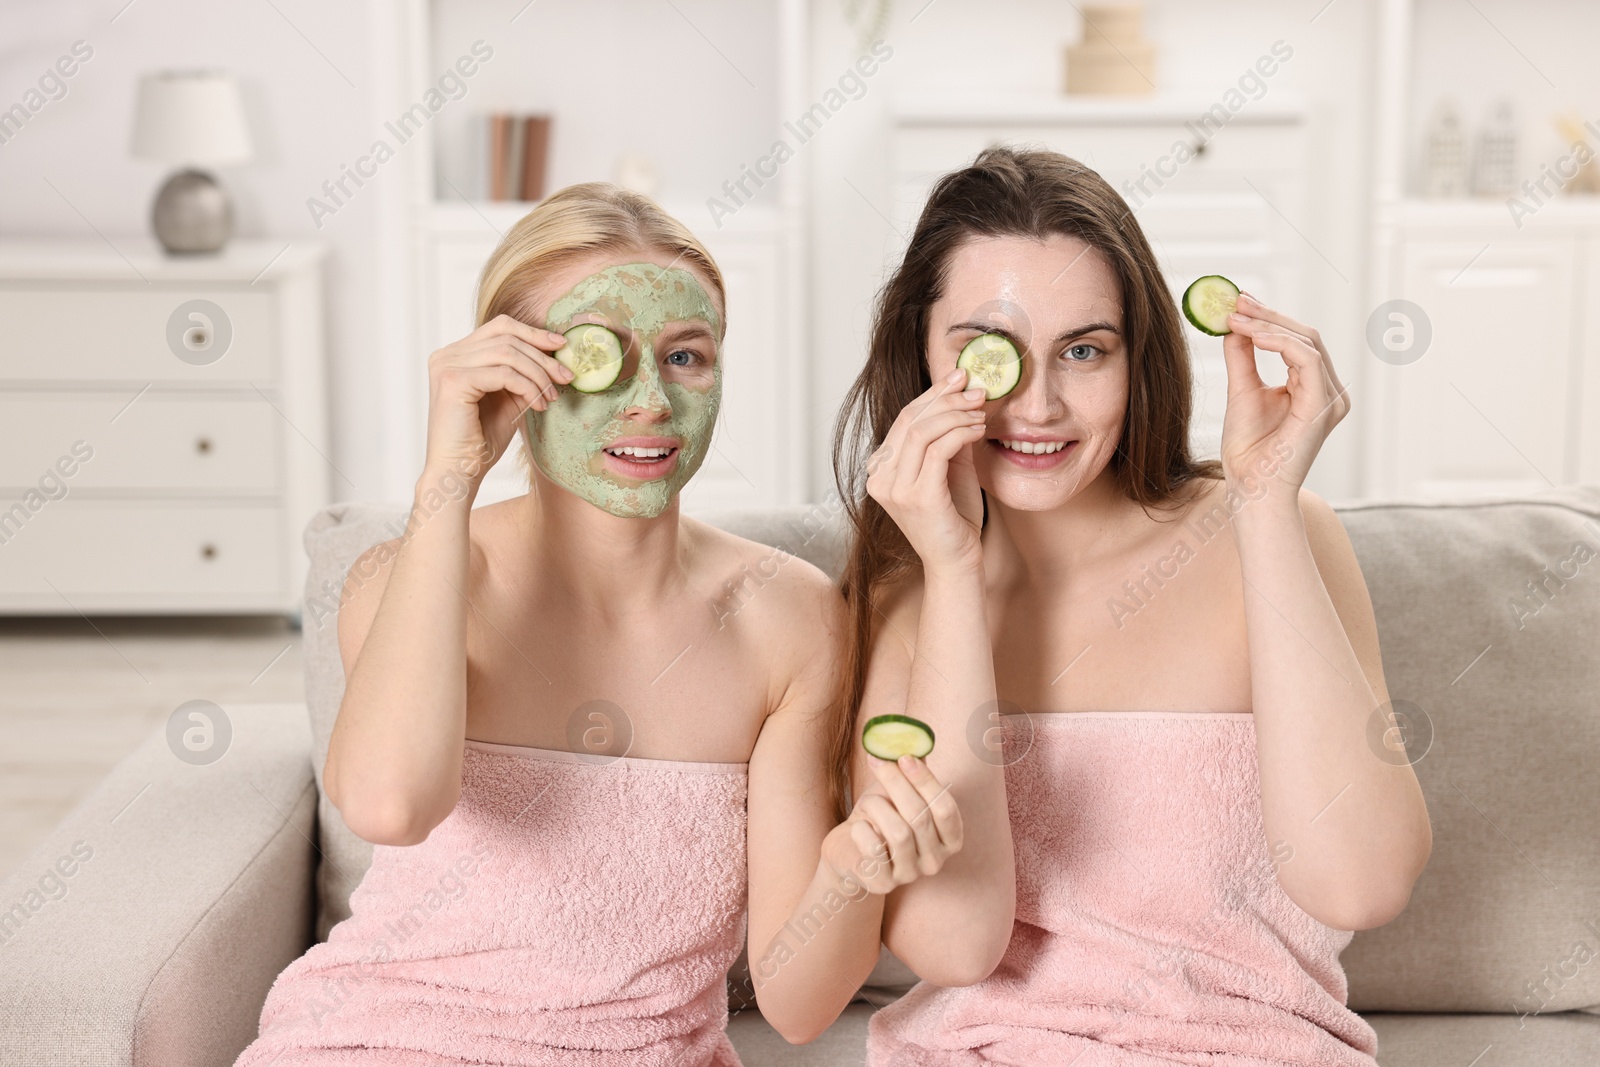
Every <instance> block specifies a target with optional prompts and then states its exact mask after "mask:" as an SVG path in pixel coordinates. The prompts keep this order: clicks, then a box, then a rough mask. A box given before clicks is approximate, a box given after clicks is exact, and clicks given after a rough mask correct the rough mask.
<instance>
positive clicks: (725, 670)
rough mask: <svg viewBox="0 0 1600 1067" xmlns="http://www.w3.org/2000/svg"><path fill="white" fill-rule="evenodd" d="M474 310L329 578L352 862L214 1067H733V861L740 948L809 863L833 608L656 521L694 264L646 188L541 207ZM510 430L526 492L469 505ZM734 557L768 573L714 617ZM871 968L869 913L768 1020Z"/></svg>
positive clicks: (491, 265)
mask: <svg viewBox="0 0 1600 1067" xmlns="http://www.w3.org/2000/svg"><path fill="white" fill-rule="evenodd" d="M477 320H478V323H479V325H478V327H477V328H476V329H475V330H473V332H472V333H471V334H469V335H468V336H467V337H465V338H463V339H461V340H460V341H457V342H455V343H454V344H451V345H448V346H446V347H444V348H442V349H440V350H439V351H437V352H435V353H433V355H432V356H431V357H430V359H429V363H428V375H429V388H430V392H429V412H428V439H427V458H426V462H425V465H424V469H423V471H422V474H421V477H420V478H419V479H418V481H417V486H416V494H415V500H414V507H413V510H412V513H411V518H410V522H409V523H408V526H407V529H406V531H405V532H404V534H403V535H402V536H401V537H400V538H397V539H395V540H393V541H389V542H386V543H384V544H381V545H378V546H376V547H375V548H373V549H372V550H371V551H369V552H368V553H367V554H366V555H364V556H363V557H362V558H361V559H360V560H358V561H357V563H356V564H355V566H354V567H352V572H351V577H350V578H349V579H347V582H346V591H345V599H344V601H343V604H342V607H341V610H340V618H339V644H340V651H341V654H342V657H343V660H344V666H345V672H346V678H347V682H346V686H345V693H344V699H343V702H342V704H341V706H340V709H339V715H338V719H337V721H336V723H335V726H334V730H333V734H332V738H331V742H330V745H329V750H328V758H327V763H326V767H325V771H324V785H325V788H326V790H327V793H328V796H329V798H330V799H331V800H332V801H333V803H334V804H335V805H336V806H337V807H338V808H339V811H340V813H341V815H342V816H343V817H344V819H345V821H346V823H347V824H348V825H349V826H350V827H351V829H352V830H354V831H355V832H356V833H357V834H359V835H361V836H362V837H364V838H366V839H367V840H369V841H372V842H373V843H374V844H375V845H376V847H375V849H374V852H373V861H372V866H371V868H370V870H369V871H368V872H367V874H366V876H365V878H364V879H363V881H362V883H361V885H360V886H358V887H357V889H356V890H355V892H354V893H353V894H352V896H351V901H350V906H351V913H352V914H351V916H350V918H348V919H347V920H345V921H344V922H341V923H340V924H338V926H336V927H335V928H334V929H333V930H332V931H331V932H330V934H329V937H328V940H327V941H326V942H324V943H322V944H318V945H316V946H314V947H313V948H312V949H311V950H310V951H309V952H307V953H306V954H305V955H304V956H303V957H301V958H300V959H299V960H297V961H295V962H294V963H293V964H291V965H290V966H289V967H288V968H287V969H285V970H284V972H283V973H282V974H281V975H280V976H279V978H278V979H277V982H276V983H275V984H274V986H273V988H272V990H271V992H270V994H269V996H268V998H267V1001H266V1004H265V1005H264V1007H263V1010H262V1015H261V1031H260V1036H259V1038H258V1039H257V1040H256V1042H255V1043H254V1044H252V1045H251V1046H250V1048H249V1049H247V1050H246V1051H245V1053H244V1054H243V1055H242V1056H241V1057H240V1059H239V1061H238V1062H239V1064H242V1065H265V1064H267V1063H273V1062H276V1063H279V1064H289V1063H294V1064H311V1063H328V1064H332V1063H339V1064H349V1063H355V1062H363V1063H365V1062H372V1063H383V1064H418V1065H421V1064H427V1065H429V1067H433V1065H436V1064H440V1063H485V1062H493V1063H501V1064H608V1065H609V1064H686V1065H703V1064H717V1065H731V1064H737V1063H738V1057H737V1055H736V1054H735V1052H734V1050H733V1048H732V1046H731V1044H730V1043H729V1041H728V1038H727V1035H726V1033H725V1026H726V1021H727V987H726V984H725V981H726V977H725V976H726V973H727V971H728V969H729V966H730V965H731V964H732V963H733V962H734V960H735V958H736V957H737V955H738V953H739V950H740V947H741V941H742V935H743V933H744V931H745V929H746V913H745V905H746V899H747V883H746V878H747V873H757V872H759V874H760V880H759V885H758V887H757V886H753V887H749V889H748V894H749V898H750V900H751V901H752V902H753V903H758V904H759V912H760V914H761V916H762V921H761V924H760V927H761V929H763V930H764V931H767V936H766V937H765V938H764V939H763V940H762V942H761V944H760V945H759V946H757V947H756V948H755V950H754V951H752V952H751V956H752V957H760V956H763V955H764V952H763V950H764V949H765V948H766V946H767V944H768V942H769V941H770V940H771V928H775V927H776V926H778V925H779V924H781V923H782V922H784V921H785V920H787V919H788V918H789V917H790V915H791V914H797V913H799V912H802V911H805V910H806V909H808V908H809V907H810V906H811V904H810V902H809V901H808V900H807V899H806V895H807V893H808V892H814V885H816V884H821V883H822V882H824V881H825V880H826V876H829V875H833V874H835V873H836V872H835V871H834V870H833V869H832V868H829V867H825V865H824V860H823V859H822V857H821V850H822V843H823V840H824V838H825V836H826V835H827V834H828V833H829V832H830V831H832V830H833V829H834V827H835V825H836V824H837V823H838V821H839V820H838V819H837V818H836V814H835V799H836V798H835V796H834V793H833V791H832V789H831V786H830V781H829V778H828V774H827V770H826V758H825V752H824V750H825V748H826V745H825V743H824V740H823V739H824V737H825V735H824V733H823V731H822V729H821V728H820V723H821V721H822V720H823V718H824V717H823V716H822V714H821V713H822V712H823V710H824V708H825V707H826V705H827V703H828V701H829V699H830V696H831V693H832V691H833V687H834V684H835V678H834V663H835V661H836V658H837V657H836V654H835V645H834V642H835V633H836V629H837V627H836V622H837V613H838V598H837V594H836V593H835V592H834V591H833V590H832V588H831V586H830V583H829V582H828V581H827V579H826V578H825V577H824V576H823V575H822V574H821V573H820V572H819V571H817V570H816V568H814V567H812V566H810V565H809V564H807V563H805V562H803V561H801V560H798V559H792V558H783V559H782V560H781V562H782V566H779V567H777V568H776V571H775V573H774V570H773V567H772V566H771V563H772V561H773V559H774V558H775V553H774V550H772V549H770V548H768V547H766V546H762V545H757V544H755V543H752V542H750V541H746V540H743V539H741V538H738V537H735V536H732V535H730V534H727V533H724V532H722V531H720V530H718V529H716V528H713V527H711V526H709V525H706V524H704V523H701V522H698V521H695V520H693V519H691V518H688V517H686V516H683V515H681V514H680V513H679V498H678V494H679V490H680V489H681V488H682V486H683V485H684V483H685V482H687V481H688V479H689V478H690V477H691V476H692V475H693V474H694V472H695V471H696V470H697V469H698V468H699V467H700V465H701V463H702V462H703V461H704V460H705V458H706V454H707V452H708V450H709V449H710V448H711V434H712V429H713V427H714V425H715V423H716V415H717V410H718V407H719V405H720V403H721V383H722V376H723V367H722V363H723V351H722V342H723V337H724V333H725V324H726V311H725V302H724V292H723V282H722V275H721V273H720V272H719V271H718V269H717V266H716V264H715V262H714V261H713V260H712V258H711V256H710V255H709V254H708V253H707V252H706V250H705V249H704V247H702V245H701V244H700V242H699V241H697V240H696V239H695V238H694V236H693V235H692V234H691V233H690V232H689V231H688V230H687V229H685V228H684V227H683V226H682V225H681V224H680V223H678V222H677V221H675V220H674V219H672V218H670V217H669V216H667V215H666V214H664V213H663V212H662V211H661V210H660V208H659V207H657V206H656V205H655V204H654V203H653V202H652V201H650V200H649V199H647V198H645V197H642V196H639V195H636V194H633V193H630V192H626V191H623V190H620V189H617V188H615V187H612V186H609V185H604V184H586V185H577V186H572V187H569V188H567V189H564V190H562V191H560V192H558V193H556V194H555V195H553V196H551V197H550V198H549V199H547V200H546V201H545V202H544V203H542V204H541V205H540V206H539V207H537V208H535V209H534V210H533V211H532V212H530V213H529V214H528V215H527V216H526V217H525V218H523V219H522V220H521V221H520V222H519V223H518V224H517V225H516V226H515V227H514V228H513V229H512V230H511V232H510V233H508V234H507V235H506V238H505V240H504V241H503V242H502V243H501V245H500V246H499V247H498V248H497V249H496V250H495V252H494V254H493V255H492V256H491V257H490V259H489V261H488V263H487V264H486V265H485V267H484V270H483V275H482V279H481V283H480V287H479V303H478V313H477ZM585 324H588V325H590V326H597V327H603V329H604V330H605V331H609V332H610V335H611V336H614V337H615V338H616V340H617V342H618V348H619V350H620V353H621V356H622V359H621V366H620V367H618V368H616V377H615V380H614V381H613V382H611V383H610V384H606V383H605V382H604V375H603V374H602V376H601V378H600V379H586V380H585V381H584V382H582V383H579V384H582V385H583V386H584V388H585V390H587V391H584V390H580V389H578V388H575V387H574V384H573V383H574V380H575V379H574V375H573V373H572V372H571V371H569V370H568V368H567V367H566V366H565V365H563V363H562V362H561V361H559V360H557V359H556V358H555V357H554V355H553V353H555V352H557V351H558V350H560V349H561V348H562V347H563V346H564V345H566V344H567V338H566V337H565V336H564V334H566V333H567V332H569V331H572V332H574V336H575V337H576V336H577V331H575V328H576V327H578V326H582V325H585ZM585 332H591V331H585ZM599 336H600V337H601V338H604V337H605V336H606V335H605V334H604V333H601V334H599ZM518 432H520V433H521V435H522V443H523V447H524V449H525V452H526V454H527V456H529V457H531V459H532V466H531V469H530V470H529V480H530V485H529V492H528V493H527V494H526V495H523V496H518V497H515V498H512V499H510V500H506V501H502V502H499V503H495V504H491V505H487V506H485V507H482V508H477V509H474V508H473V506H472V505H473V500H474V497H475V495H476V492H477V487H478V485H479V483H480V481H481V479H482V477H483V474H484V473H485V472H486V471H487V470H488V468H489V467H490V466H491V465H492V464H493V463H494V461H495V460H496V459H498V458H499V456H500V455H501V454H502V453H503V452H504V450H505V449H506V447H507V446H508V444H509V443H510V440H511V438H512V435H513V434H515V433H518ZM758 569H759V570H760V573H762V574H763V575H764V576H765V575H766V574H768V573H773V574H774V576H773V577H772V578H771V579H770V580H764V581H763V584H762V586H761V588H760V589H759V591H758V592H756V593H755V594H754V595H749V596H743V598H742V599H741V600H740V601H739V603H738V605H737V608H738V610H737V611H732V610H728V603H727V598H728V597H729V596H730V595H736V594H740V593H743V592H746V591H744V590H743V589H742V586H741V585H740V583H741V581H742V579H743V578H744V576H746V575H748V574H749V573H750V572H751V571H752V570H758ZM357 576H360V577H359V578H358V577H357ZM747 804H748V808H749V812H748V820H747V811H746V807H747ZM892 815H893V812H892V811H891V812H889V813H882V812H880V813H879V814H878V817H877V823H876V824H874V825H879V826H882V827H883V828H884V829H883V833H884V834H885V835H891V836H892V835H893V833H894V827H893V826H892V825H890V823H889V819H890V818H891V816H892ZM858 821H861V820H858ZM747 832H748V833H749V835H750V838H751V839H752V840H753V841H754V844H753V846H752V847H751V850H750V856H749V861H750V862H749V864H748V871H747V862H746V860H747V855H746V847H747V842H746V835H747ZM844 832H845V833H846V834H848V833H850V832H851V830H850V828H846V830H845V831H844ZM861 833H862V834H863V841H864V842H865V845H864V847H870V846H871V845H872V843H873V840H868V839H867V838H866V831H865V830H863V831H861ZM837 840H838V835H836V837H835V841H837ZM780 846H781V849H780ZM834 852H836V853H840V852H841V850H840V849H839V848H837V847H835V849H834ZM841 854H844V855H845V861H846V862H849V861H850V859H852V858H853V856H852V854H850V853H849V851H848V849H845V850H843V852H842V853H841ZM935 859H936V858H935ZM922 862H923V863H924V864H925V865H926V864H929V863H931V862H934V861H933V860H930V859H928V858H923V859H922ZM871 873H872V877H873V879H874V881H875V884H878V885H879V886H880V889H881V888H882V887H883V886H885V885H887V884H893V883H894V877H892V875H891V873H890V872H881V871H874V872H871ZM902 877H911V875H903V876H902ZM860 910H861V909H858V911H860ZM769 915H771V916H772V918H768V916H769ZM876 949H877V924H876V917H875V916H873V915H868V914H862V915H860V916H859V917H856V916H853V915H850V916H842V917H841V918H840V919H839V920H838V921H837V922H835V923H833V924H831V926H830V928H829V929H828V930H826V931H825V932H824V933H823V934H822V935H821V936H820V937H819V938H818V939H816V940H815V942H814V943H813V944H812V945H811V946H808V949H807V952H806V953H805V954H804V958H803V959H800V960H796V961H790V962H788V964H787V965H786V966H785V967H784V969H783V977H782V980H781V981H779V982H778V984H777V988H778V989H780V990H782V991H783V992H784V993H787V994H789V995H790V999H789V1000H788V1001H782V1002H780V1001H781V998H780V1001H774V1006H775V1007H776V1008H777V1009H778V1011H777V1013H776V1018H775V1022H776V1024H777V1025H779V1026H780V1028H781V1029H785V1030H787V1031H788V1032H790V1033H793V1032H794V1030H795V1028H796V1027H797V1026H802V1025H804V1026H809V1025H813V1024H814V1023H815V1021H816V1020H817V1018H818V1017H819V1013H826V1012H827V1011H828V1010H830V1009H831V1010H832V1011H833V1013H834V1014H837V1011H838V1009H839V1008H840V1007H842V1006H843V1004H844V1003H845V1002H846V1001H848V999H849V997H850V995H851V994H852V993H853V992H854V989H855V986H854V985H850V984H849V983H850V982H851V981H852V980H853V981H854V982H855V983H856V984H857V985H858V984H859V983H860V980H861V978H864V977H865V973H866V972H865V970H862V968H861V966H856V967H855V968H854V970H852V969H851V968H849V967H844V968H840V967H839V966H838V962H839V960H840V959H841V958H845V959H849V960H859V961H864V966H865V967H867V968H870V966H871V962H870V960H871V959H875V958H876ZM857 971H859V972H860V975H859V977H855V974H856V972H857ZM788 1004H798V1005H799V1006H800V1007H799V1008H798V1009H794V1010H792V1011H791V1014H790V1015H788V1016H786V1015H785V1014H784V1013H783V1010H782V1009H783V1008H784V1007H785V1006H786V1005H788ZM831 1018H832V1015H828V1016H827V1018H826V1020H825V1021H822V1022H821V1023H820V1025H822V1026H825V1025H826V1024H827V1021H831Z"/></svg>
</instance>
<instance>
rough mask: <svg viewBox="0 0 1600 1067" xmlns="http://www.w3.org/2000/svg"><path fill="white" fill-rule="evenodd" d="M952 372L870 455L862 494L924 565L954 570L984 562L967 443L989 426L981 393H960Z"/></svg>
mask: <svg viewBox="0 0 1600 1067" xmlns="http://www.w3.org/2000/svg"><path fill="white" fill-rule="evenodd" d="M966 380H967V372H966V371H965V370H961V369H957V370H956V371H955V372H954V373H952V374H951V375H950V376H949V377H947V378H946V379H945V380H944V381H942V382H936V383H934V385H933V386H932V387H931V388H930V389H928V391H927V392H925V393H923V394H922V395H921V396H919V397H917V398H916V399H915V400H913V401H912V402H911V403H909V404H907V405H906V406H905V407H904V408H903V409H902V410H901V412H900V414H899V415H898V416H897V417H896V418H895V420H894V425H893V426H891V427H889V432H888V434H887V435H885V437H884V440H883V445H882V446H881V447H880V448H879V449H878V451H877V452H876V453H874V454H873V457H872V464H871V467H870V470H871V472H872V473H871V474H869V475H868V476H867V494H868V495H869V496H871V497H872V499H874V500H876V501H877V502H878V503H879V504H880V505H882V506H883V510H884V511H886V512H888V513H889V517H890V518H892V519H894V521H895V524H896V525H898V526H899V527H900V529H901V531H902V532H903V533H904V534H905V535H906V540H908V541H910V542H911V547H912V548H914V549H916V551H917V555H918V556H920V557H922V566H923V568H924V570H940V569H959V568H962V567H967V566H975V565H977V564H979V563H981V562H982V560H983V546H982V544H981V542H980V540H979V534H980V532H981V526H982V524H983V495H982V491H981V490H980V489H979V487H978V474H977V470H976V469H975V468H974V466H973V463H972V449H971V447H970V446H971V445H973V444H975V443H976V442H978V441H981V440H983V435H984V433H985V431H986V430H987V429H988V423H987V421H986V418H987V416H986V415H985V413H984V410H983V404H984V391H983V389H982V387H979V386H974V387H972V388H971V389H967V390H965V391H962V384H963V383H964V382H965V381H966Z"/></svg>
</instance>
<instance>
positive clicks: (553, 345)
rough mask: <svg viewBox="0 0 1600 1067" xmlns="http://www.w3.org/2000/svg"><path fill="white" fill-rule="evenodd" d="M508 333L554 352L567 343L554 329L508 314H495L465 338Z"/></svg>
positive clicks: (476, 338)
mask: <svg viewBox="0 0 1600 1067" xmlns="http://www.w3.org/2000/svg"><path fill="white" fill-rule="evenodd" d="M502 335H509V336H512V337H516V338H519V339H520V340H522V341H525V342H526V343H528V344H530V345H532V346H533V347H535V348H542V349H548V350H549V351H551V352H554V351H555V350H556V349H558V348H560V347H562V346H563V345H565V344H566V343H567V339H566V337H564V336H563V335H561V334H559V333H556V332H555V331H554V330H546V329H542V328H540V327H538V326H529V325H528V324H527V323H525V322H523V321H522V320H521V319H514V318H512V317H511V316H510V315H503V314H502V315H496V316H495V317H494V318H492V319H490V320H489V321H488V322H486V323H484V324H483V325H482V326H479V327H478V328H477V329H476V330H473V331H472V332H471V333H469V334H467V336H466V338H465V339H466V340H480V339H482V338H485V337H498V336H502Z"/></svg>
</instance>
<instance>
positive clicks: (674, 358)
mask: <svg viewBox="0 0 1600 1067" xmlns="http://www.w3.org/2000/svg"><path fill="white" fill-rule="evenodd" d="M679 356H682V357H683V359H682V360H679V359H678V357H679ZM699 360H700V353H698V352H696V351H695V350H694V349H692V348H680V349H678V350H677V351H675V352H673V353H671V354H670V355H668V356H667V362H668V363H671V364H672V365H674V366H677V367H689V366H693V365H694V364H695V363H697V362H699Z"/></svg>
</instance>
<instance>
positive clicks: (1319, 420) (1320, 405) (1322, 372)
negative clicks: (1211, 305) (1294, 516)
mask: <svg viewBox="0 0 1600 1067" xmlns="http://www.w3.org/2000/svg"><path fill="white" fill-rule="evenodd" d="M1228 326H1229V327H1230V329H1231V330H1232V332H1231V333H1228V334H1224V335H1223V338H1222V355H1223V359H1224V361H1225V362H1226V364H1227V368H1228V407H1227V411H1226V413H1225V414H1224V416H1223V420H1222V466H1223V473H1224V474H1225V475H1226V476H1227V478H1228V481H1229V482H1230V483H1232V482H1235V481H1237V480H1239V479H1242V478H1245V477H1247V476H1250V475H1252V474H1254V475H1257V476H1261V475H1265V474H1266V473H1267V472H1269V471H1271V472H1273V477H1272V478H1270V479H1268V480H1269V482H1271V483H1274V484H1277V485H1279V486H1281V487H1282V491H1284V492H1285V494H1286V497H1287V499H1290V500H1294V499H1296V497H1297V496H1298V493H1299V488H1300V486H1301V485H1303V484H1304V483H1305V480H1306V474H1307V472H1308V471H1309V470H1310V468H1311V461H1312V459H1314V458H1315V457H1316V455H1317V452H1318V451H1319V450H1320V449H1321V448H1322V442H1323V441H1325V440H1327V437H1328V434H1329V432H1330V431H1332V429H1333V428H1334V426H1336V425H1337V424H1338V423H1339V421H1340V420H1341V419H1343V418H1344V417H1345V416H1346V415H1348V414H1349V413H1350V390H1349V389H1348V388H1347V387H1346V386H1345V384H1344V383H1343V382H1341V381H1340V380H1339V373H1338V371H1336V370H1334V367H1333V357H1331V356H1330V355H1328V347H1327V346H1326V345H1325V344H1323V343H1322V335H1321V334H1319V333H1318V332H1317V331H1316V330H1315V329H1313V328H1311V327H1310V326H1307V325H1305V324H1304V323H1301V322H1298V321H1296V320H1295V319H1291V318H1290V317H1289V316H1287V315H1285V314H1283V313H1282V312H1279V311H1275V310H1273V309H1272V308H1269V307H1267V306H1266V305H1264V304H1262V303H1261V302H1260V301H1259V300H1257V299H1255V298H1254V297H1253V296H1251V295H1250V294H1249V293H1241V294H1240V296H1239V302H1238V305H1237V310H1236V311H1235V312H1234V313H1233V314H1232V315H1229V316H1228ZM1257 348H1264V349H1267V350H1268V351H1270V352H1276V353H1278V355H1280V356H1282V357H1283V362H1284V364H1285V365H1286V366H1287V367H1288V368H1289V372H1288V380H1287V381H1286V382H1285V383H1284V384H1283V385H1280V386H1276V387H1274V388H1271V389H1269V388H1267V385H1266V383H1265V382H1263V381H1262V380H1261V375H1260V374H1259V373H1257V371H1256V355H1255V350H1256V349H1257Z"/></svg>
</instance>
